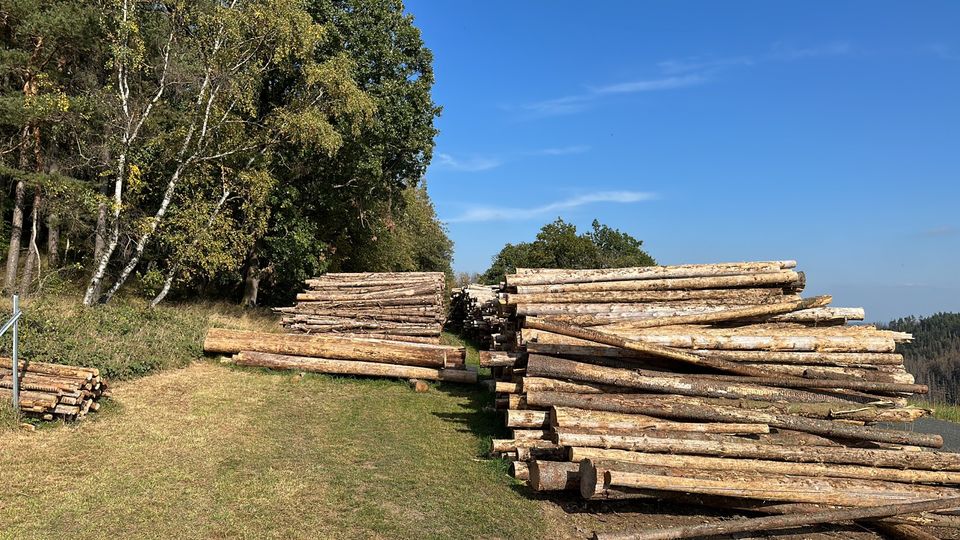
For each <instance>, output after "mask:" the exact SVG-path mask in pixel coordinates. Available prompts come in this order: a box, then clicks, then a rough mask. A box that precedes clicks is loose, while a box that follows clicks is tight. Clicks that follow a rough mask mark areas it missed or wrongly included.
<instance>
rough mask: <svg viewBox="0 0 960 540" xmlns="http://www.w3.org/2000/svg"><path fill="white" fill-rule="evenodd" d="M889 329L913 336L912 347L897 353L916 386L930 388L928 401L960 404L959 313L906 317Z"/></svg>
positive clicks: (902, 348)
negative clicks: (918, 384)
mask: <svg viewBox="0 0 960 540" xmlns="http://www.w3.org/2000/svg"><path fill="white" fill-rule="evenodd" d="M887 327H888V328H890V329H891V330H899V331H901V332H910V333H912V334H913V343H909V344H903V345H901V346H900V347H899V348H898V349H899V350H901V351H902V352H903V355H904V363H905V364H906V366H907V370H909V371H910V372H911V373H913V374H914V375H915V376H916V377H917V382H918V383H920V384H926V385H929V386H930V395H929V399H930V400H931V401H935V402H947V403H960V313H937V314H936V315H931V316H930V317H920V318H917V317H905V318H902V319H897V320H895V321H892V322H890V323H889V324H888V325H887Z"/></svg>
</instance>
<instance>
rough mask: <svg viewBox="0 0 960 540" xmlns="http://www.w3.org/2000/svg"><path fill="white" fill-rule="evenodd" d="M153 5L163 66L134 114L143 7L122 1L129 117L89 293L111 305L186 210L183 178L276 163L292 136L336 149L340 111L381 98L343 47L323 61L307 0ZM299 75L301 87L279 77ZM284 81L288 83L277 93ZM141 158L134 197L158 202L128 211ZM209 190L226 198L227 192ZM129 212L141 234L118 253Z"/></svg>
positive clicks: (364, 108)
mask: <svg viewBox="0 0 960 540" xmlns="http://www.w3.org/2000/svg"><path fill="white" fill-rule="evenodd" d="M150 5H151V6H153V10H152V11H151V14H150V15H151V16H154V15H155V14H156V13H159V14H160V16H161V17H162V19H163V24H162V25H160V26H164V27H168V28H169V36H168V38H167V39H166V41H165V43H164V45H163V51H162V53H161V54H159V55H156V57H157V58H159V60H160V61H159V64H158V65H157V66H155V68H154V69H153V71H154V73H159V76H155V79H156V81H157V82H156V85H155V91H154V92H153V97H152V98H151V99H149V100H143V101H144V104H143V105H141V106H140V107H139V109H137V112H135V113H131V112H130V111H133V110H134V109H133V108H132V107H131V105H130V101H131V100H130V93H129V88H130V86H129V84H127V82H125V80H126V79H127V78H128V77H129V75H130V73H131V72H132V69H131V68H130V66H131V65H138V64H135V62H138V61H139V58H144V57H145V56H144V55H139V56H138V55H134V54H129V53H128V52H127V51H130V50H136V49H135V47H134V46H131V44H136V43H137V41H136V37H137V33H136V30H137V29H138V28H139V27H140V23H139V22H138V21H139V15H138V13H137V12H136V6H135V5H134V4H132V3H131V2H130V1H129V0H123V1H122V3H121V6H120V8H121V9H120V13H119V24H118V28H120V30H119V31H118V36H119V37H120V39H118V43H119V44H120V45H119V46H118V54H117V65H116V71H117V80H118V106H119V108H120V111H121V113H120V115H119V116H120V117H121V118H122V119H124V120H125V122H122V123H121V124H120V125H121V136H120V143H121V144H120V145H119V151H118V152H117V158H116V167H115V169H116V177H115V181H114V182H115V184H114V199H113V201H112V204H113V207H112V209H113V215H112V220H111V229H110V235H109V241H108V242H106V245H105V248H104V250H103V253H102V255H101V257H100V259H99V261H98V263H97V265H96V268H95V270H94V273H93V276H92V277H91V279H90V282H89V284H88V287H87V291H86V293H85V295H84V304H86V305H90V304H92V303H94V302H96V301H100V302H109V301H110V299H111V298H113V296H114V295H115V294H116V293H117V292H118V291H119V290H120V288H121V287H123V285H124V284H125V283H126V282H127V281H128V279H129V278H130V277H131V275H133V272H134V270H135V269H136V268H137V266H138V265H139V263H140V261H141V259H142V257H143V255H144V252H145V250H146V248H147V246H148V245H150V243H151V242H152V241H153V240H154V239H155V236H156V234H157V232H158V230H160V227H161V226H162V225H163V224H164V222H165V220H166V219H167V218H168V215H169V214H170V213H171V210H173V211H176V208H175V206H176V205H175V204H174V203H175V201H176V200H178V195H179V190H180V188H181V184H183V183H184V179H185V178H188V177H189V176H191V175H203V174H205V173H204V171H205V170H207V169H208V166H209V165H211V164H217V163H221V162H223V161H224V160H235V159H244V158H247V159H249V160H250V163H251V165H257V166H260V167H266V166H269V152H268V149H269V148H270V147H272V146H273V145H276V144H278V143H279V142H281V141H284V140H288V141H293V142H295V143H296V144H299V145H311V146H315V147H317V148H319V149H321V150H322V151H325V152H328V153H330V154H332V153H334V152H336V150H337V149H338V148H339V146H340V145H341V144H342V136H341V135H340V134H339V133H338V132H337V128H336V127H334V124H333V120H334V119H336V118H339V117H344V118H346V119H347V120H346V121H347V125H349V126H353V125H355V124H357V123H362V122H363V121H365V120H366V119H369V118H370V116H371V115H372V110H373V106H372V103H371V102H370V100H369V99H368V98H367V97H366V95H365V94H364V93H363V92H361V91H360V90H359V89H358V88H357V86H356V84H355V83H354V82H353V79H352V78H351V75H350V70H351V64H350V63H349V60H348V59H347V58H346V57H345V56H342V55H332V56H330V57H328V58H324V59H322V60H320V61H318V60H317V59H316V58H315V57H314V55H313V53H314V51H315V50H316V49H317V48H318V47H319V46H320V44H321V43H322V41H323V39H324V38H325V31H324V28H323V27H321V26H319V25H317V24H315V23H314V22H313V20H312V18H311V17H310V16H309V14H308V13H307V12H306V11H305V9H304V5H303V4H302V2H300V1H298V0H257V1H241V0H232V1H229V2H184V3H178V2H168V3H160V4H156V3H153V4H150ZM141 9H142V8H141ZM140 65H141V66H142V64H140ZM141 69H142V68H141ZM291 79H292V80H295V81H296V84H295V85H292V86H291V85H288V84H283V85H281V84H279V83H278V81H283V80H291ZM278 86H282V87H283V88H284V92H282V93H279V94H278V93H277V91H276V90H275V87H278ZM157 107H161V108H162V109H163V113H164V114H162V115H159V116H158V118H157V119H156V121H155V122H152V123H151V128H152V130H151V133H150V134H149V135H148V140H144V141H138V140H137V138H138V137H139V136H141V129H142V127H143V125H144V124H145V123H146V122H148V121H149V120H150V118H151V114H153V115H155V116H157V114H156V111H157V110H158V109H157ZM135 145H137V146H139V151H140V152H139V153H140V154H141V155H149V156H150V157H151V162H150V163H144V164H143V166H140V165H139V164H130V163H128V159H129V157H130V156H131V154H132V152H131V151H132V149H133V147H134V146H135ZM258 160H262V163H256V162H257V161H258ZM134 166H136V169H135V170H137V171H138V173H139V174H140V176H139V177H138V178H137V180H138V182H139V183H140V184H141V185H140V186H139V187H138V188H137V190H138V191H137V193H136V195H137V196H138V197H140V198H141V199H142V200H143V201H148V200H151V197H155V198H156V200H155V206H154V209H153V210H152V211H146V209H145V205H144V204H140V205H137V206H138V207H137V208H136V209H131V211H129V212H126V213H125V212H124V194H125V193H129V191H130V189H131V186H127V188H126V191H125V187H124V182H125V180H127V179H128V178H131V172H132V171H133V170H134ZM207 196H209V197H211V198H212V199H213V200H214V201H217V200H219V198H221V197H222V193H216V194H214V193H213V192H208V194H207ZM227 199H229V195H228V197H227ZM224 204H226V201H225V202H224ZM187 207H190V205H189V204H185V205H184V208H187ZM214 208H216V204H215V205H214ZM218 212H219V211H217V212H216V213H218ZM216 213H214V214H213V215H212V218H213V219H216ZM125 219H126V222H127V223H128V225H129V228H130V231H131V235H132V236H133V237H135V242H134V246H133V249H132V251H131V253H130V256H129V257H128V258H127V260H125V261H118V257H117V245H118V238H119V235H120V230H121V226H122V225H123V224H124V221H125ZM113 262H119V263H121V264H120V269H119V272H118V274H117V276H116V278H115V279H114V281H113V284H112V285H111V286H110V287H109V288H108V289H107V291H106V292H105V293H104V294H102V295H98V292H99V290H100V287H101V284H102V283H103V280H104V278H105V277H106V275H107V270H108V268H110V266H111V264H112V263H113ZM169 266H170V268H177V267H179V266H180V265H179V264H178V263H176V262H174V263H172V264H170V265H169ZM175 272H176V271H175V270H174V273H175ZM98 296H99V297H98Z"/></svg>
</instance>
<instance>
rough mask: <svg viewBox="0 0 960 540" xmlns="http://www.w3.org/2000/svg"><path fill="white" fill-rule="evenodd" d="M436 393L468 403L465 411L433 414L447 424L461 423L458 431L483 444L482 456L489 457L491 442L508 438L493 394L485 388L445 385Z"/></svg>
mask: <svg viewBox="0 0 960 540" xmlns="http://www.w3.org/2000/svg"><path fill="white" fill-rule="evenodd" d="M437 390H439V391H441V392H444V393H445V394H447V395H449V396H452V397H455V398H460V399H463V400H465V403H463V405H462V406H463V408H465V409H467V410H466V411H464V412H434V413H433V415H434V416H436V417H437V418H440V419H442V420H445V421H447V422H454V423H456V424H459V425H460V427H459V428H458V430H459V431H461V432H463V433H472V434H473V435H475V436H476V437H477V438H478V439H479V440H480V443H479V445H478V448H477V455H478V456H479V457H488V456H489V454H490V440H491V439H495V438H504V437H506V433H507V428H506V426H504V424H503V417H502V415H501V414H500V413H499V412H498V411H496V410H494V409H493V394H492V393H491V392H489V391H487V390H486V389H485V388H484V387H482V386H479V385H476V386H466V385H458V384H449V383H442V384H440V385H438V386H437Z"/></svg>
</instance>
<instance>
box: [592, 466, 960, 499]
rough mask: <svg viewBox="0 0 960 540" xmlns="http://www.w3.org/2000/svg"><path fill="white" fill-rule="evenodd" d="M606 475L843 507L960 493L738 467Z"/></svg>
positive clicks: (646, 484)
mask: <svg viewBox="0 0 960 540" xmlns="http://www.w3.org/2000/svg"><path fill="white" fill-rule="evenodd" d="M607 474H608V476H609V482H610V484H611V485H613V486H623V487H632V488H640V489H657V490H664V491H683V492H690V493H703V494H708V495H734V496H737V497H744V498H747V499H761V500H767V501H782V502H798V503H812V504H830V505H841V506H870V505H875V504H883V503H891V502H910V501H918V500H927V499H935V498H944V497H958V496H960V490H957V489H952V488H945V487H934V486H926V485H920V484H901V483H897V482H882V481H877V480H853V479H849V478H826V477H813V476H778V477H775V478H770V477H768V476H763V475H758V474H750V473H743V472H736V471H734V472H730V471H702V470H698V469H693V470H690V469H672V468H668V467H649V468H647V472H645V473H630V472H620V471H613V470H611V471H609V472H608V473H607Z"/></svg>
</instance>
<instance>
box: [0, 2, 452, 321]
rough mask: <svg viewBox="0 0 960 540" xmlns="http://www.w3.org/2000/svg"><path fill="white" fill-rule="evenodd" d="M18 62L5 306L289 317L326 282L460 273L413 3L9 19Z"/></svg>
mask: <svg viewBox="0 0 960 540" xmlns="http://www.w3.org/2000/svg"><path fill="white" fill-rule="evenodd" d="M0 41H2V44H3V48H2V52H0V182H3V188H4V189H3V191H2V193H3V194H4V195H5V196H4V197H3V198H2V200H0V210H2V212H3V214H2V215H3V216H4V229H3V231H2V232H3V234H5V235H8V238H9V240H10V242H9V249H8V252H7V260H6V273H5V277H4V283H3V289H4V291H5V292H7V293H9V292H20V293H21V294H27V293H29V292H31V291H33V290H35V289H36V288H37V286H38V285H39V284H40V283H42V280H43V276H45V275H46V276H48V275H56V274H58V273H61V274H62V273H69V272H73V277H75V278H78V279H79V278H82V281H83V282H84V285H85V286H84V293H83V298H84V300H83V301H84V303H85V304H88V305H90V304H94V303H97V302H109V301H110V299H111V298H113V297H114V295H116V294H117V293H118V292H119V291H120V290H122V289H124V288H133V287H131V284H135V285H136V287H135V288H136V290H137V291H139V292H141V293H143V294H147V295H149V296H151V297H153V301H154V302H160V301H162V300H163V299H164V298H165V297H167V295H168V294H174V295H179V296H189V295H195V294H207V295H219V296H224V297H234V298H238V299H239V298H240V297H241V295H242V297H243V301H245V302H247V303H256V302H257V301H258V300H260V301H265V302H284V301H287V300H289V298H290V296H291V294H292V293H293V292H294V291H295V289H296V288H297V287H298V286H299V282H300V281H301V280H302V279H303V278H305V277H307V276H309V275H314V274H317V273H320V272H323V271H325V270H337V271H351V270H369V271H377V270H433V271H446V272H448V273H449V272H450V263H449V261H450V256H451V252H452V245H451V243H450V241H449V239H448V238H447V236H446V233H445V231H444V229H443V227H442V225H441V224H440V223H439V221H438V220H437V219H436V216H435V212H434V209H433V205H432V203H431V202H430V200H429V198H428V196H427V194H426V191H425V188H424V186H423V184H422V182H421V179H422V177H423V174H424V171H425V169H426V167H427V165H428V164H429V162H430V159H431V156H432V151H433V139H434V136H435V135H436V129H435V127H434V119H435V118H436V117H437V116H438V114H439V112H440V109H439V107H438V106H437V105H436V104H435V103H434V102H433V100H432V98H431V93H430V92H431V88H432V85H433V80H434V78H433V70H432V65H431V64H432V55H431V53H430V51H429V50H428V49H427V48H426V47H425V46H424V44H423V41H422V39H421V37H420V32H419V30H418V29H417V28H416V27H415V26H414V24H413V19H412V17H411V16H410V15H408V14H406V13H404V8H403V5H402V3H401V2H400V1H399V0H227V1H223V0H217V1H213V0H197V1H191V2H184V1H182V0H167V1H150V2H147V1H137V0H109V1H108V0H104V1H100V2H90V1H85V0H0ZM261 289H262V294H260V291H261Z"/></svg>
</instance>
